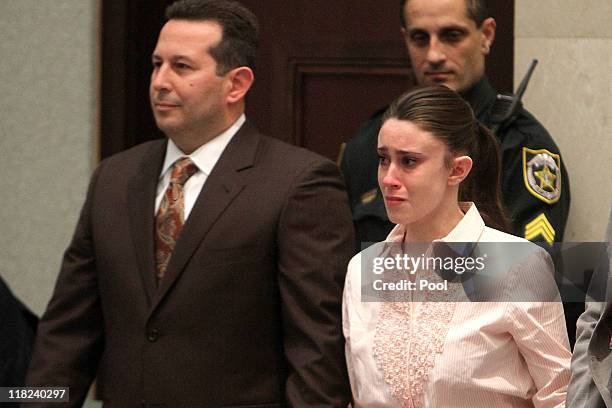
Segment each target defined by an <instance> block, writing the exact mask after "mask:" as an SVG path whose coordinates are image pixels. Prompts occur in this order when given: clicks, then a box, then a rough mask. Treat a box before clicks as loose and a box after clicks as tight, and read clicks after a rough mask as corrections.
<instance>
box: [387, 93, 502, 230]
mask: <svg viewBox="0 0 612 408" xmlns="http://www.w3.org/2000/svg"><path fill="white" fill-rule="evenodd" d="M389 119H398V120H405V121H408V122H411V123H413V124H415V125H417V126H419V127H420V128H421V129H423V130H425V131H427V132H429V133H431V134H432V135H433V136H435V137H436V138H438V139H439V140H440V141H442V142H443V143H444V144H445V145H446V147H447V148H448V152H449V154H448V155H447V157H446V160H447V165H449V166H450V163H451V160H452V158H453V156H457V155H467V156H470V157H471V159H472V161H473V166H472V170H471V171H470V173H469V174H468V176H467V177H466V179H465V180H463V182H462V183H461V185H460V186H459V200H460V201H473V202H474V203H475V204H476V207H478V210H479V211H480V213H481V215H482V218H483V220H484V221H485V223H486V224H487V225H488V226H490V227H492V228H495V229H499V230H502V231H508V220H507V218H506V216H505V211H504V208H503V205H502V202H501V159H500V153H499V142H498V141H497V137H496V136H495V135H494V134H493V133H492V132H491V131H490V130H489V129H487V128H486V127H485V126H484V125H482V124H481V123H479V122H478V120H476V118H475V117H474V112H473V111H472V108H471V107H470V106H469V105H468V103H467V102H465V101H464V100H463V99H462V98H461V96H460V95H459V94H458V93H457V92H455V91H452V90H451V89H449V88H447V87H445V86H427V87H417V88H414V89H412V90H411V91H409V92H406V93H405V94H403V95H401V96H400V97H399V98H397V99H396V100H395V101H394V102H393V103H392V104H391V106H389V108H388V109H387V112H385V115H384V117H383V123H384V122H385V121H387V120H389Z"/></svg>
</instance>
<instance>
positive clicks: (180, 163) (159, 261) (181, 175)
mask: <svg viewBox="0 0 612 408" xmlns="http://www.w3.org/2000/svg"><path fill="white" fill-rule="evenodd" d="M197 171H198V167H197V166H196V165H195V164H193V162H192V161H191V159H189V158H188V157H183V158H181V159H179V160H177V161H175V162H174V164H173V165H172V174H171V175H170V184H169V185H168V188H167V189H166V192H165V193H164V197H163V198H162V201H161V204H160V206H159V210H158V211H157V215H156V216H155V266H156V269H157V282H158V283H159V281H160V280H161V279H162V278H163V277H164V274H165V273H166V268H168V261H169V260H170V256H171V255H172V251H173V250H174V245H175V244H176V240H177V239H178V236H179V234H180V232H181V230H182V229H183V224H184V223H185V198H184V196H183V186H184V185H185V183H186V182H187V180H189V177H191V176H193V175H194V174H195V173H196V172H197Z"/></svg>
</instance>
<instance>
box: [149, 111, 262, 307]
mask: <svg viewBox="0 0 612 408" xmlns="http://www.w3.org/2000/svg"><path fill="white" fill-rule="evenodd" d="M259 138H260V136H259V134H258V133H257V131H256V130H255V129H254V127H253V126H252V125H251V124H250V123H249V122H246V123H245V124H244V125H243V126H242V127H241V128H240V130H239V131H238V133H236V135H235V136H234V137H233V139H232V140H231V141H230V143H229V144H228V145H227V147H226V148H225V151H224V152H223V154H222V155H221V157H220V158H219V161H218V162H217V164H216V165H215V167H214V168H213V170H212V172H211V173H210V175H209V176H208V178H207V180H206V183H205V184H204V187H203V188H202V191H201V192H200V195H199V196H198V199H197V200H196V203H195V205H194V207H193V209H192V211H191V214H190V215H189V218H188V219H187V222H185V225H184V227H183V230H182V231H181V234H180V236H179V239H178V240H177V242H176V246H175V247H174V251H173V253H172V256H171V258H170V262H169V263H168V269H167V270H166V275H165V276H164V278H163V279H162V281H161V284H160V287H159V290H158V291H157V292H156V294H155V296H154V299H153V302H152V304H151V309H150V311H151V312H152V311H153V310H154V309H155V307H157V305H158V304H159V302H160V301H161V300H162V299H163V297H164V296H165V295H166V293H167V292H168V290H169V289H170V288H171V287H172V285H173V284H174V282H175V281H176V279H177V278H178V277H179V276H180V274H181V273H182V271H183V270H184V269H185V266H186V265H187V263H188V262H189V260H190V259H191V257H192V256H193V254H194V252H195V251H196V250H197V248H198V247H199V246H200V243H201V242H202V240H203V239H204V237H205V236H206V234H207V233H208V231H209V230H210V228H211V227H212V226H213V224H214V223H215V222H216V221H217V219H218V218H219V217H220V216H221V215H222V213H223V212H224V211H225V209H226V208H227V207H228V206H229V205H230V203H231V202H232V201H233V200H234V198H236V196H237V195H238V194H239V193H240V191H241V190H242V189H243V188H244V185H245V184H244V181H243V180H242V178H241V176H240V171H241V170H244V169H246V168H249V167H252V166H253V163H254V161H255V153H256V150H257V145H258V141H259Z"/></svg>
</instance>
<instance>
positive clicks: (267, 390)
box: [27, 0, 353, 407]
mask: <svg viewBox="0 0 612 408" xmlns="http://www.w3.org/2000/svg"><path fill="white" fill-rule="evenodd" d="M166 14H167V17H168V19H169V21H168V22H167V23H166V24H165V26H164V27H163V29H162V30H161V32H160V35H159V39H158V42H157V46H156V48H155V51H154V52H153V57H152V60H153V71H152V75H151V86H150V96H151V105H152V109H153V113H154V115H155V119H156V122H157V125H158V126H159V128H160V129H161V130H163V131H164V133H165V134H166V135H167V136H168V138H169V140H163V141H162V140H159V141H153V142H148V143H145V144H142V145H140V146H137V147H135V148H132V149H130V150H128V151H125V152H123V153H120V154H118V155H116V156H113V157H111V158H109V159H107V160H105V161H103V162H102V163H101V164H100V166H99V167H98V168H97V169H96V171H95V173H94V175H93V177H92V180H91V184H90V187H89V191H88V194H87V199H86V201H85V204H84V207H83V210H82V213H81V216H80V219H79V222H78V225H77V228H76V231H75V234H74V237H73V240H72V242H71V244H70V246H69V248H68V249H67V251H66V253H65V255H64V260H63V264H62V268H61V271H60V275H59V278H58V282H57V285H56V288H55V292H54V294H53V297H52V299H51V301H50V303H49V305H48V308H47V311H46V312H45V314H44V316H43V318H42V321H41V323H40V327H39V332H38V336H37V340H36V345H35V352H34V356H33V360H32V363H31V365H30V370H29V373H28V377H27V384H28V385H30V386H43V385H44V386H69V387H70V399H71V402H70V404H69V406H80V405H81V404H82V402H83V400H84V399H85V396H86V393H87V390H88V388H89V385H90V384H91V382H92V380H93V378H94V376H95V375H96V374H97V373H98V378H99V381H100V384H101V385H102V399H103V400H104V404H105V405H104V406H105V407H136V406H138V407H230V406H239V407H251V406H253V407H255V406H257V407H284V406H294V407H345V406H346V405H347V403H348V401H349V400H350V391H349V385H348V379H347V374H346V369H345V363H344V354H343V350H344V348H343V347H344V342H343V338H342V334H341V333H342V331H341V323H340V302H341V293H342V286H343V281H344V275H345V270H346V264H347V262H348V260H349V258H350V255H351V253H352V242H353V233H352V224H351V218H350V212H349V208H348V204H347V198H346V195H345V192H344V188H343V184H342V181H341V178H340V175H339V171H338V170H337V168H336V167H335V165H334V164H333V163H332V162H330V161H328V160H326V159H324V158H322V157H320V156H317V155H315V154H314V153H310V152H308V151H306V150H303V149H300V148H297V147H294V146H290V145H287V144H284V143H282V142H279V141H277V140H274V139H269V138H266V137H264V136H262V135H260V134H259V133H258V132H257V131H256V130H255V129H254V127H253V126H252V125H251V124H250V123H249V122H248V121H245V118H244V98H245V95H246V93H247V92H248V90H249V88H250V86H251V84H252V82H253V70H252V67H253V60H254V57H255V51H256V46H257V22H256V20H255V17H254V16H253V15H252V14H251V13H250V12H249V11H248V10H246V9H245V8H244V7H242V6H241V5H240V4H238V3H235V2H232V1H227V0H220V1H210V0H184V1H180V2H178V3H175V4H174V5H172V6H170V7H169V8H168V10H167V13H166ZM184 157H188V158H189V160H188V161H184V160H182V158H184ZM179 162H181V163H187V164H186V167H181V166H183V164H180V165H179V164H176V163H179ZM179 167H180V169H179ZM186 168H189V169H190V170H185V169H186ZM187 173H188V175H186V176H185V174H187ZM183 176H185V177H183ZM179 180H180V181H179ZM168 214H170V215H171V216H172V217H170V218H165V217H166V216H167V215H168ZM166 227H168V228H166ZM179 232H180V234H179ZM168 249H169V251H168ZM168 256H169V258H168ZM98 370H99V371H98ZM33 406H35V405H34V404H28V407H33ZM53 406H58V405H53ZM59 406H61V405H59Z"/></svg>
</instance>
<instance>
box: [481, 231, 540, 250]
mask: <svg viewBox="0 0 612 408" xmlns="http://www.w3.org/2000/svg"><path fill="white" fill-rule="evenodd" d="M480 241H481V242H523V243H531V242H530V241H527V240H526V239H525V238H522V237H518V236H516V235H512V234H508V233H507V232H503V231H500V230H496V229H495V228H491V227H484V230H483V232H482V235H481V237H480ZM533 245H535V244H533ZM536 246H537V245H536Z"/></svg>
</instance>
